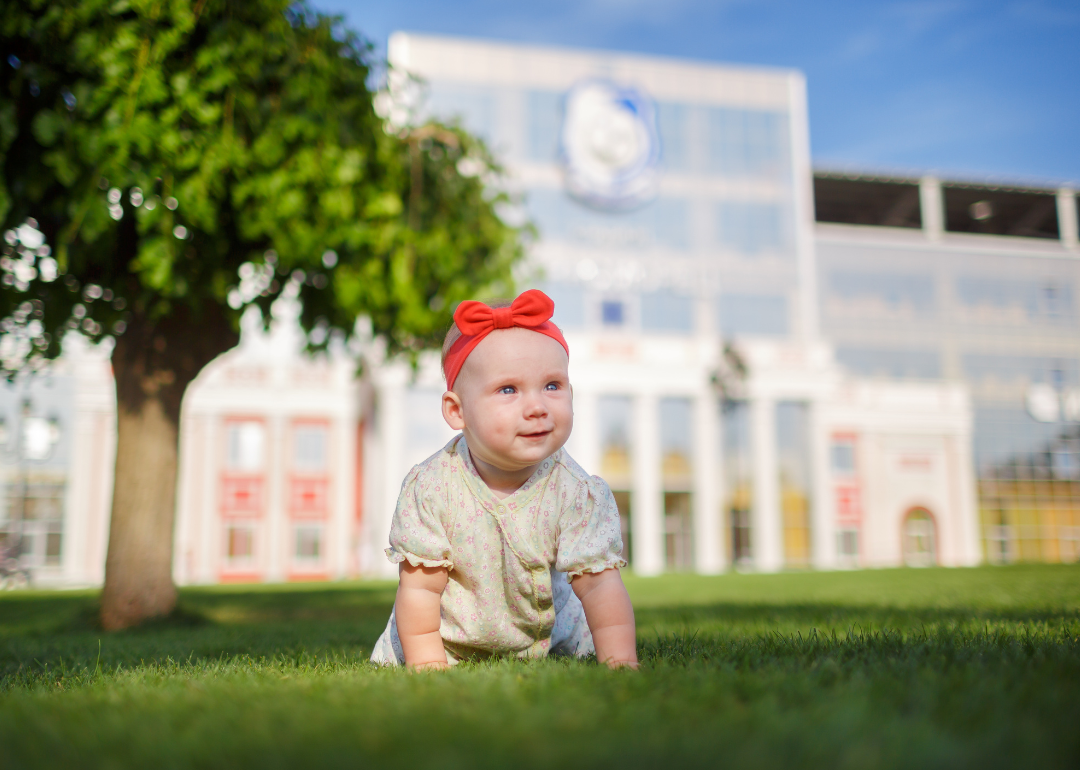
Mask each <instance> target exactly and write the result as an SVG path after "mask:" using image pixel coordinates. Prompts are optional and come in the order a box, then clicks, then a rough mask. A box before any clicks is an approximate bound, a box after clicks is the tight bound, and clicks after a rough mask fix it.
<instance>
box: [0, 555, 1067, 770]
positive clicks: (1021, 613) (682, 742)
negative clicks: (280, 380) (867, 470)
mask: <svg viewBox="0 0 1080 770" xmlns="http://www.w3.org/2000/svg"><path fill="white" fill-rule="evenodd" d="M627 583H628V586H629V588H630V593H631V596H632V597H633V599H634V604H635V607H636V609H637V615H638V624H639V649H640V653H641V656H642V661H643V665H642V668H641V670H640V671H639V672H637V673H634V672H628V671H617V672H612V671H608V670H606V669H605V668H603V667H600V666H597V665H596V664H595V663H593V662H590V661H566V660H545V661H533V662H518V661H508V660H502V661H494V662H486V663H476V664H464V665H462V666H459V667H457V668H456V669H455V670H452V671H449V672H444V673H436V672H429V673H420V674H410V673H406V672H403V671H398V670H379V669H377V668H375V667H373V666H371V665H370V664H369V663H367V662H366V659H367V655H368V653H369V652H370V649H371V645H372V643H373V642H374V641H375V639H376V637H377V636H378V634H379V633H380V631H381V630H382V628H383V626H384V625H385V622H386V617H387V613H388V612H389V608H390V605H391V603H392V601H393V592H394V586H393V584H390V583H347V584H330V585H328V584H322V585H288V586H257V587H213V588H198V589H186V590H184V591H183V592H182V596H181V608H182V611H181V612H180V613H178V615H177V617H175V618H173V619H171V620H169V621H168V622H163V623H160V624H157V625H155V626H153V627H150V628H144V629H140V630H137V631H130V632H126V633H120V634H104V633H102V632H100V631H97V630H96V629H95V628H94V622H93V618H94V607H95V601H96V595H95V594H94V593H93V592H58V593H45V592H26V593H6V594H2V595H0V767H2V768H5V770H9V769H14V768H22V767H65V768H77V767H110V768H113V767H138V768H172V767H177V768H179V767H199V768H216V767H221V768H233V767H248V766H250V767H258V768H297V767H306V766H325V767H366V766H370V767H406V766H408V767H428V766H430V767H432V768H439V770H449V769H452V768H486V767H507V766H513V767H515V768H578V767H619V768H627V767H669V766H671V767H680V766H682V767H697V766H702V765H708V766H730V767H738V768H785V769H786V768H801V767H812V768H818V767H822V768H825V767H827V768H894V767H896V768H900V767H912V768H936V767H941V768H962V767H972V768H980V769H982V768H996V767H1018V766H1025V767H1026V766H1030V767H1040V768H1044V767H1072V768H1075V767H1080V566H1076V565H1071V566H1059V565H1038V566H1035V565H1031V566H1013V567H999V568H989V567H987V568H979V569H969V570H944V569H934V570H877V571H866V572H843V573H788V574H781V575H725V576H720V577H712V578H706V577H695V576H688V575H685V576H680V575H670V576H666V577H662V578H653V579H641V578H633V577H630V578H628V579H627Z"/></svg>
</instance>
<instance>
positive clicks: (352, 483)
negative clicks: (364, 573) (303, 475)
mask: <svg viewBox="0 0 1080 770" xmlns="http://www.w3.org/2000/svg"><path fill="white" fill-rule="evenodd" d="M347 392H348V395H349V401H352V402H354V401H355V400H356V399H355V397H354V394H353V392H352V389H351V388H350V389H348V391H347ZM358 422H359V417H358V416H357V415H356V414H355V413H354V412H353V411H352V409H350V408H348V407H345V408H340V407H339V409H338V410H337V414H335V415H334V422H333V424H332V425H333V427H332V428H331V430H332V431H333V433H332V435H333V436H334V439H333V444H332V451H333V453H332V454H331V455H330V456H331V457H332V458H334V460H335V461H334V462H333V464H332V465H331V467H332V468H333V475H332V476H331V480H330V484H331V489H330V492H331V494H332V495H333V498H332V500H333V502H332V503H331V504H330V520H329V521H328V522H327V533H326V557H327V567H328V570H327V571H328V572H329V574H330V576H331V577H332V578H334V579H335V580H341V579H343V578H345V577H347V576H348V574H349V561H350V559H349V547H350V541H351V540H352V521H353V516H354V515H355V513H356V453H357V451H358V447H357V441H356V433H357V431H356V426H357V423H358Z"/></svg>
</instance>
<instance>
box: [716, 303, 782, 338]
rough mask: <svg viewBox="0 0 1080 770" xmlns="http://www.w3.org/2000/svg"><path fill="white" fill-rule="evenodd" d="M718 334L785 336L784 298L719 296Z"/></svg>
mask: <svg viewBox="0 0 1080 770" xmlns="http://www.w3.org/2000/svg"><path fill="white" fill-rule="evenodd" d="M718 305H719V307H718V308H717V311H718V312H717V318H718V319H719V322H720V333H721V334H724V335H731V334H752V335H764V336H783V335H786V334H787V333H788V310H787V298H786V297H782V296H775V295H762V294H722V295H720V299H719V301H718Z"/></svg>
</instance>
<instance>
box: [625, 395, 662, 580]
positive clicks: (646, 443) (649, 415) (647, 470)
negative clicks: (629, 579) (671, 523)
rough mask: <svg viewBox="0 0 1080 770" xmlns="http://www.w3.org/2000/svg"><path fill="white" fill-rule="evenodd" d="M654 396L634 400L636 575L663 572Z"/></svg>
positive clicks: (641, 396) (632, 497)
mask: <svg viewBox="0 0 1080 770" xmlns="http://www.w3.org/2000/svg"><path fill="white" fill-rule="evenodd" d="M659 411H660V410H659V405H658V404H657V400H656V396H654V395H652V394H640V395H637V396H635V397H634V427H633V436H634V438H633V446H632V447H631V456H632V458H633V471H634V479H633V482H632V483H633V489H632V490H631V498H630V505H631V521H630V524H631V526H632V527H633V537H634V563H633V564H632V565H631V566H632V567H633V568H634V571H635V572H636V573H637V574H639V575H646V576H649V575H659V574H660V573H661V572H663V571H664V526H663V524H664V522H663V516H664V497H663V489H662V488H661V484H660V415H659Z"/></svg>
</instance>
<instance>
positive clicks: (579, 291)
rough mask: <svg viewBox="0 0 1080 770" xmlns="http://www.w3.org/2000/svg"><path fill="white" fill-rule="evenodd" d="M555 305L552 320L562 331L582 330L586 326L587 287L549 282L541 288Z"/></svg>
mask: <svg viewBox="0 0 1080 770" xmlns="http://www.w3.org/2000/svg"><path fill="white" fill-rule="evenodd" d="M540 288H541V289H542V290H543V292H544V293H545V294H547V295H548V296H549V297H551V301H552V302H554V303H555V315H553V316H552V318H551V320H552V321H554V322H555V325H556V326H558V327H559V328H560V329H580V328H581V327H583V326H584V325H585V287H584V286H582V285H581V284H579V283H566V282H556V281H549V282H548V283H545V284H544V285H543V286H541V287H540Z"/></svg>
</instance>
